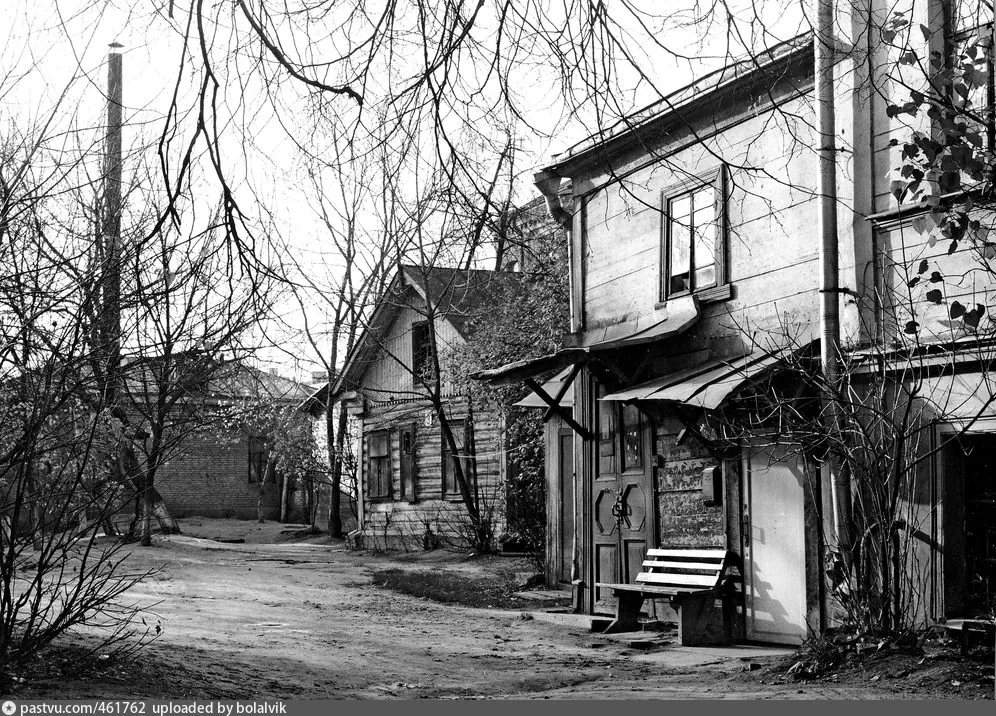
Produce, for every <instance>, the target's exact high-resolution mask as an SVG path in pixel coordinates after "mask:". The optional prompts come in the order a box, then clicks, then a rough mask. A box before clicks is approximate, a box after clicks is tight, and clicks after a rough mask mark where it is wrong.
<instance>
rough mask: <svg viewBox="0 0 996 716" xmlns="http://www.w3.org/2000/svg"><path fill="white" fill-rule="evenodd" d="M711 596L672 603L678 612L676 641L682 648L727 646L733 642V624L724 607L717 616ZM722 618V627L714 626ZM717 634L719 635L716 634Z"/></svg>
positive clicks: (695, 597) (701, 596)
mask: <svg viewBox="0 0 996 716" xmlns="http://www.w3.org/2000/svg"><path fill="white" fill-rule="evenodd" d="M715 603H716V597H715V595H712V594H706V595H689V596H686V597H685V598H683V599H681V600H680V601H679V600H675V601H674V606H675V607H676V608H677V611H678V640H679V642H680V643H681V645H682V646H707V645H727V644H731V643H732V642H733V633H732V629H733V622H732V619H731V618H728V614H727V609H726V607H725V604H724V607H723V609H722V610H721V614H717V613H716V612H717V610H716V606H715ZM719 616H722V620H723V624H722V627H720V626H719V625H717V624H716V622H717V621H718V619H717V617H719ZM717 632H719V633H717Z"/></svg>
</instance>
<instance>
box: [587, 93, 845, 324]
mask: <svg viewBox="0 0 996 716" xmlns="http://www.w3.org/2000/svg"><path fill="white" fill-rule="evenodd" d="M806 109H807V106H806V104H805V102H803V101H802V100H800V99H794V100H791V101H790V102H789V103H788V104H787V105H785V106H783V107H782V108H780V110H779V111H778V112H777V113H776V112H774V111H769V112H767V113H760V114H758V115H757V116H756V117H753V118H751V119H749V120H747V121H743V122H741V123H739V124H737V125H735V126H734V127H732V128H731V129H729V130H728V131H725V132H723V133H722V134H721V135H718V136H717V137H715V138H713V139H711V140H708V141H707V142H704V144H705V145H706V146H703V145H696V146H692V147H689V148H687V149H684V150H682V151H679V152H677V153H675V154H672V155H669V156H667V158H666V159H665V160H662V161H661V162H659V163H657V164H655V165H653V166H648V167H644V168H642V169H639V170H636V171H634V172H633V173H632V174H631V175H630V176H629V177H627V180H626V182H624V183H623V185H622V186H620V185H619V184H618V183H617V184H612V185H609V186H607V187H606V188H604V189H601V190H598V191H595V192H593V193H592V194H591V195H590V197H589V198H588V203H587V209H586V221H587V225H586V232H585V237H584V241H585V250H586V253H585V256H584V259H585V276H584V296H583V301H584V309H585V317H586V322H587V323H586V328H588V329H593V328H598V327H602V326H607V325H615V324H619V323H626V322H633V323H635V321H636V320H637V319H639V318H645V317H646V316H648V315H649V314H651V313H652V312H653V311H654V308H655V304H657V303H658V301H659V298H660V296H659V286H660V272H661V268H660V262H661V253H660V252H661V237H662V227H663V218H662V212H661V207H662V203H661V196H662V193H664V192H671V191H672V190H674V188H675V187H683V186H688V185H689V183H690V182H691V183H692V184H694V183H695V180H694V179H690V177H692V178H693V177H695V176H702V177H705V178H708V177H710V176H712V175H714V173H715V172H716V171H717V169H718V167H719V163H720V161H719V159H718V158H717V156H716V155H721V156H723V157H724V158H725V159H726V160H727V161H728V162H729V163H730V164H731V165H732V166H734V167H736V166H738V165H744V166H749V165H752V166H766V167H769V168H771V174H772V175H774V176H765V175H762V174H761V173H758V172H751V171H747V170H738V169H736V168H734V169H732V170H731V171H730V173H729V177H728V180H729V181H728V188H729V189H728V193H729V197H728V201H727V221H728V225H729V233H728V247H727V271H728V277H729V280H730V282H731V283H732V284H734V286H735V287H736V294H737V297H736V299H735V300H733V301H731V302H728V304H727V305H728V308H729V309H730V310H732V311H733V312H741V311H743V312H747V313H755V314H757V315H755V316H754V319H755V320H758V319H763V322H764V323H766V324H773V323H775V322H777V320H778V318H779V317H778V314H779V311H780V310H781V308H779V307H778V304H779V303H781V302H783V301H786V300H788V301H789V302H790V303H796V301H795V299H796V298H797V297H799V296H800V295H802V294H806V295H807V298H803V299H802V301H801V302H805V301H806V300H810V299H812V300H811V303H812V304H813V306H814V307H815V305H816V302H815V291H816V286H817V282H816V281H815V280H814V279H815V277H816V272H815V262H816V260H817V255H816V247H817V245H818V241H817V236H816V230H815V217H816V205H815V185H814V177H815V175H816V171H815V160H814V158H813V156H812V152H811V151H808V148H809V147H810V146H811V140H812V135H811V131H810V130H808V128H807V127H806V125H804V124H793V126H792V137H791V138H786V135H787V131H784V130H786V128H785V127H782V129H783V131H777V130H776V129H775V128H774V127H776V126H777V125H778V124H779V123H780V122H783V121H784V120H783V117H785V116H791V115H794V114H801V113H802V112H804V111H806ZM804 147H805V149H804ZM661 151H662V152H666V146H665V147H662V148H661ZM697 173H698V174H697ZM775 177H777V178H775ZM575 240H577V241H580V238H576V239H575ZM852 263H853V258H852ZM810 294H811V295H810ZM765 312H767V313H765ZM724 313H726V311H724ZM704 315H705V314H704ZM717 315H718V314H717ZM769 327H773V326H771V325H769ZM731 330H733V329H731Z"/></svg>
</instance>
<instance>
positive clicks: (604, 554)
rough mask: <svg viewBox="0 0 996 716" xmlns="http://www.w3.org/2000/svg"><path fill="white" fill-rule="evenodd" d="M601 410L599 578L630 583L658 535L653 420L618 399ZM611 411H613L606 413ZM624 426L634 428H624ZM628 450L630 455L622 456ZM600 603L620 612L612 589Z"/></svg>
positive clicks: (595, 505) (596, 528)
mask: <svg viewBox="0 0 996 716" xmlns="http://www.w3.org/2000/svg"><path fill="white" fill-rule="evenodd" d="M598 410H599V413H600V418H599V423H598V424H599V425H600V433H599V436H598V450H597V452H598V455H597V456H596V461H595V468H596V469H597V470H598V475H597V477H596V478H595V479H594V480H593V482H592V483H591V484H592V486H593V488H592V494H593V501H592V522H593V523H594V524H593V525H592V535H593V538H594V553H595V557H594V565H593V568H592V571H593V572H594V574H593V578H594V580H593V581H594V583H596V584H597V583H598V582H614V583H618V582H622V583H629V582H632V581H633V580H634V579H635V578H636V575H637V574H639V572H640V570H641V568H642V564H643V558H644V556H645V555H646V552H647V548H648V547H649V546H650V545H651V544H652V540H653V534H652V533H653V530H654V517H653V515H654V512H653V510H654V505H653V503H652V495H653V490H652V489H651V484H650V480H651V474H650V470H649V469H648V468H647V465H649V464H650V460H649V456H648V452H649V447H650V444H651V442H650V424H649V421H647V420H637V419H635V418H634V417H633V416H634V411H633V410H628V411H627V413H624V414H619V413H618V412H617V411H618V410H619V406H618V405H616V404H614V403H603V404H600V405H599V406H598ZM608 411H613V415H611V416H608V415H606V413H607V412H608ZM620 425H622V426H629V429H628V430H625V429H624V430H620ZM634 426H635V427H634ZM623 454H625V455H627V456H628V457H627V459H626V460H622V459H618V456H619V455H623ZM627 466H628V469H626V468H627ZM594 602H595V603H594V608H595V611H596V612H603V613H604V612H610V613H611V612H614V611H615V600H614V598H613V597H612V594H611V592H610V591H609V590H604V589H600V590H596V593H595V600H594Z"/></svg>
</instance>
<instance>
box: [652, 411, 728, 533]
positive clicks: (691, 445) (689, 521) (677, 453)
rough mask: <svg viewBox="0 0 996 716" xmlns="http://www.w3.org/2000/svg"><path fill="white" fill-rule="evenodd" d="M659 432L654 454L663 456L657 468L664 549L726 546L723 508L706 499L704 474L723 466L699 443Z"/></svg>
mask: <svg viewBox="0 0 996 716" xmlns="http://www.w3.org/2000/svg"><path fill="white" fill-rule="evenodd" d="M662 427H663V430H661V431H659V432H658V435H657V440H656V442H655V446H654V453H655V454H656V455H659V456H661V457H663V462H664V465H663V467H660V468H657V469H656V471H655V472H656V474H657V489H658V504H657V509H658V515H660V523H659V524H660V545H661V546H662V547H720V548H722V547H725V546H726V536H725V533H724V520H723V506H722V505H716V506H707V505H706V504H705V503H704V502H703V499H702V471H703V470H704V469H705V468H707V467H711V466H713V465H717V464H718V463H719V461H718V459H717V458H716V457H715V456H713V455H712V454H711V453H710V452H709V451H708V450H707V449H706V448H705V446H703V445H702V443H700V442H699V441H698V440H696V439H695V438H694V437H692V436H691V435H686V436H685V438H684V439H683V440H682V441H681V444H680V445H679V444H678V434H677V433H676V432H664V430H667V429H668V428H667V427H666V426H662Z"/></svg>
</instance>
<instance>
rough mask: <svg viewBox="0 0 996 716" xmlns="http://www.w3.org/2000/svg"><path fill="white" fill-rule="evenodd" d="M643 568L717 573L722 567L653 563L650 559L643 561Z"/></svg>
mask: <svg viewBox="0 0 996 716" xmlns="http://www.w3.org/2000/svg"><path fill="white" fill-rule="evenodd" d="M643 566H644V567H650V568H653V569H697V570H700V571H709V572H713V573H715V572H718V571H719V570H720V568H721V567H722V566H723V565H721V564H710V563H706V562H655V561H654V560H652V559H648V560H645V561H644V563H643Z"/></svg>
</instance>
